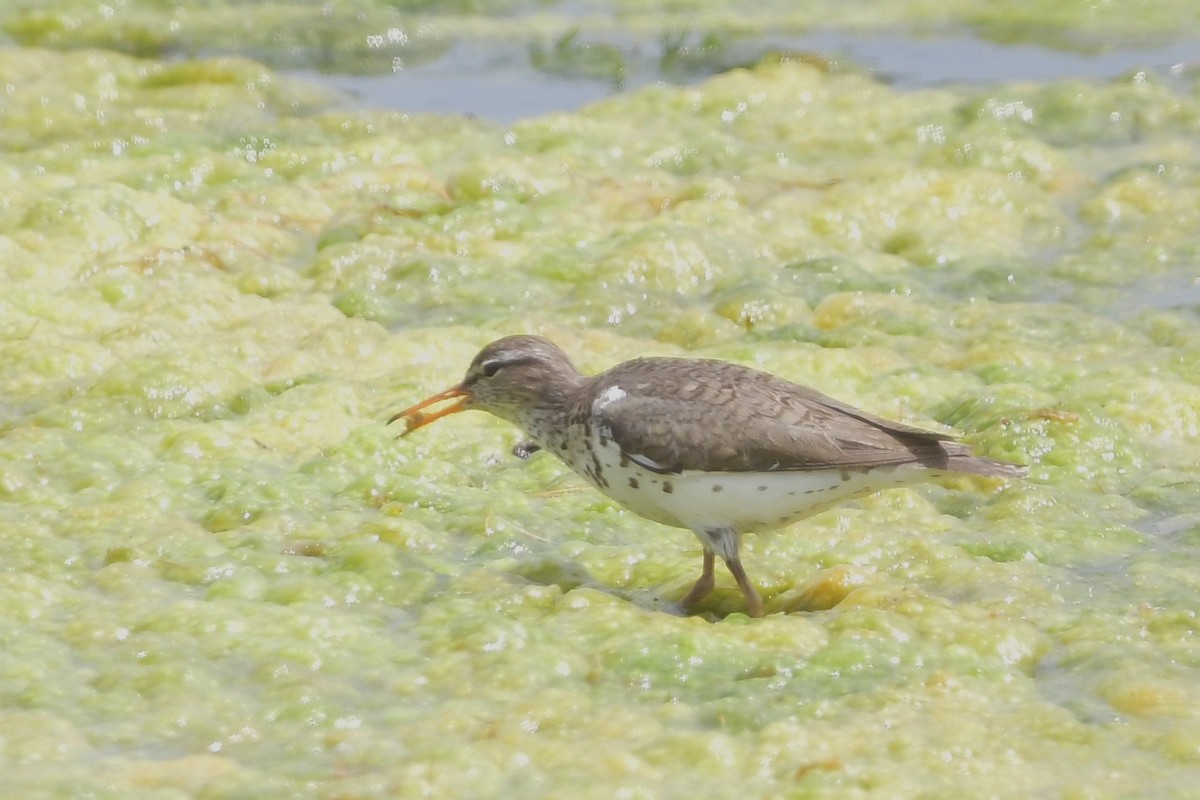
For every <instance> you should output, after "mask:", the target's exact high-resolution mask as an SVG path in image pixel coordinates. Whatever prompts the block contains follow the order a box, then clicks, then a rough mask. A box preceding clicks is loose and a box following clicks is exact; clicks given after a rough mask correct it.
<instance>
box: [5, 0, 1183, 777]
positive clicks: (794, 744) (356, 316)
mask: <svg viewBox="0 0 1200 800" xmlns="http://www.w3.org/2000/svg"><path fill="white" fill-rule="evenodd" d="M842 5H847V4H842ZM30 8H32V6H30ZM114 8H117V9H118V10H119V9H121V8H123V6H121V5H120V4H114ZM33 13H34V12H33V11H27V12H26V14H27V16H28V15H31V14H33ZM10 18H11V17H10ZM63 30H64V31H67V32H69V31H70V30H72V29H71V28H69V26H68V27H64V28H63ZM11 35H12V34H11V31H10V36H11ZM64 35H65V33H64ZM0 89H2V90H3V91H2V94H0V200H2V202H3V214H2V215H0V649H2V658H0V795H3V796H6V797H9V796H11V797H63V798H68V797H96V798H118V797H119V798H175V797H203V798H234V797H312V798H331V799H332V798H396V797H399V798H408V797H461V798H468V797H469V798H478V797H578V798H613V797H630V798H660V797H682V796H687V797H695V796H696V795H697V794H703V795H704V796H706V797H713V798H723V797H729V798H733V797H737V798H759V797H761V798H767V797H792V796H795V797H830V798H833V797H838V798H842V797H863V798H868V797H871V798H875V797H879V798H882V797H910V796H927V797H968V796H969V797H980V796H994V797H1013V798H1016V797H1022V798H1024V797H1068V798H1105V797H1134V796H1139V797H1141V796H1157V797H1165V796H1195V795H1196V793H1197V791H1198V790H1197V789H1196V787H1197V786H1200V641H1198V637H1197V629H1198V627H1200V624H1198V622H1197V619H1196V609H1197V608H1200V501H1198V500H1197V498H1198V497H1200V466H1198V464H1197V460H1198V455H1197V454H1198V453H1200V312H1198V308H1200V284H1198V282H1197V281H1198V279H1200V278H1198V276H1200V265H1198V261H1200V259H1198V254H1200V83H1198V82H1197V78H1196V74H1195V73H1194V72H1193V71H1189V70H1188V69H1182V70H1179V71H1177V72H1175V73H1164V74H1158V73H1153V72H1140V73H1136V74H1130V75H1127V76H1124V77H1122V78H1121V79H1119V80H1115V81H1112V82H1107V83H1103V84H1092V83H1085V82H1080V81H1065V80H1064V81H1057V82H1049V83H1038V84H1022V85H1002V86H990V87H986V88H975V89H970V88H945V89H939V90H925V91H910V92H900V91H896V90H894V89H892V88H889V87H887V86H885V85H883V84H881V83H879V82H876V81H874V80H872V79H871V78H869V77H866V76H863V75H856V74H842V73H837V72H831V71H830V70H828V69H826V68H824V67H823V66H822V65H821V64H820V63H807V62H804V61H798V60H787V59H783V60H780V59H776V60H766V61H764V62H762V63H760V64H758V65H756V66H755V67H753V68H752V69H739V70H733V71H730V72H728V73H727V74H723V75H720V76H718V77H714V78H712V79H709V80H707V81H705V82H703V83H700V84H699V85H696V86H693V87H688V88H678V87H666V86H663V87H655V88H649V89H644V90H640V91H637V92H631V93H626V94H622V95H619V96H617V97H614V98H613V99H611V100H608V101H606V102H604V103H600V104H597V105H593V106H590V107H588V108H585V109H583V110H582V111H580V112H578V113H569V114H556V115H550V116H544V117H539V118H534V119H528V120H523V121H521V122H519V123H516V124H514V125H511V126H504V127H500V126H493V125H490V124H487V123H483V122H478V121H471V120H467V119H463V118H459V117H450V116H406V115H403V114H398V113H384V112H357V113H351V112H347V111H345V110H340V107H339V106H338V105H337V103H338V98H334V97H331V96H329V95H327V94H325V93H323V92H322V91H320V90H317V89H314V88H313V87H311V86H308V85H305V84H301V83H296V82H292V81H289V80H287V79H285V78H282V77H280V76H279V75H278V74H276V73H274V72H272V71H271V70H270V69H268V68H267V67H265V66H263V65H261V64H260V63H257V62H254V61H250V60H245V59H241V58H198V59H183V60H177V61H170V62H168V61H159V60H149V59H147V60H139V59H135V58H133V57H130V56H126V55H119V54H116V53H114V52H111V51H104V50H80V51H68V52H58V51H52V50H48V49H38V48H34V47H16V46H14V47H11V48H9V49H6V50H0ZM521 331H528V332H535V333H540V334H543V335H546V336H549V337H551V338H553V339H554V340H555V341H557V342H558V343H559V344H561V345H562V346H563V347H564V348H565V349H566V350H567V351H568V352H570V353H571V354H572V355H573V356H574V357H575V358H576V360H577V362H578V363H579V365H580V366H581V368H583V369H585V370H588V371H590V370H596V369H601V368H604V367H606V366H609V365H611V364H612V363H615V362H617V361H619V360H623V359H626V358H629V357H633V356H636V355H643V354H649V353H654V354H691V355H702V356H706V357H719V358H726V359H732V360H736V361H740V362H742V363H746V364H750V365H753V366H756V367H760V368H763V369H767V370H770V371H772V372H776V373H778V374H781V375H784V376H786V377H788V378H791V379H793V380H797V381H800V382H803V383H807V384H810V385H813V386H815V387H817V388H819V389H821V390H823V391H825V392H827V393H830V394H833V395H835V396H837V397H839V398H841V399H844V400H846V401H848V402H851V403H854V404H856V405H860V406H862V407H865V408H867V409H869V410H871V411H873V412H876V413H880V414H885V415H888V416H891V417H894V418H897V419H901V420H904V421H907V422H911V423H914V424H921V425H926V426H930V427H937V426H950V427H953V428H956V429H958V430H959V431H961V432H963V433H964V434H965V435H966V437H967V439H968V441H970V442H971V443H972V444H973V445H974V446H975V447H976V448H977V449H978V450H980V451H981V452H983V453H986V454H988V455H990V456H993V457H995V458H1001V459H1006V460H1012V461H1018V462H1021V463H1025V464H1029V465H1030V466H1031V474H1030V477H1029V478H1027V479H1025V480H1022V481H1015V482H1009V483H1002V484H984V483H977V482H974V481H971V480H967V479H963V480H957V481H953V482H950V483H947V484H945V485H942V486H937V485H929V486H923V487H918V488H914V489H911V490H895V491H890V492H886V493H884V494H881V495H878V496H876V497H872V498H868V499H866V500H861V501H857V502H854V503H850V504H848V505H846V506H844V507H842V508H840V509H835V510H832V511H828V512H825V513H823V514H821V515H819V516H817V517H814V518H812V519H811V520H808V521H805V522H802V523H800V524H797V525H795V526H792V527H791V528H789V529H787V530H785V531H781V532H779V533H777V534H774V535H770V536H763V537H752V538H750V539H749V540H748V541H747V543H746V547H745V553H744V559H745V561H746V563H747V567H748V569H749V570H750V572H751V574H752V575H753V576H754V577H755V580H756V582H757V583H758V584H759V586H760V588H761V589H762V591H763V594H764V597H765V599H766V606H767V612H768V615H769V616H768V617H767V618H765V619H762V620H749V619H747V618H746V617H745V616H743V615H742V614H741V613H739V610H740V609H741V607H742V599H741V597H740V594H739V593H738V591H737V589H736V587H734V586H733V584H732V582H731V581H730V580H729V579H728V576H726V575H724V574H721V575H719V576H718V578H719V585H718V588H717V591H716V592H715V593H714V594H713V596H712V597H711V598H710V599H709V600H708V601H707V602H706V604H705V606H704V608H703V613H702V614H700V615H698V616H696V617H691V618H683V617H678V616H673V615H671V614H669V613H666V611H665V610H664V609H666V608H667V607H668V606H669V604H670V602H671V601H673V600H677V599H679V597H681V596H682V595H683V593H684V592H685V591H686V590H687V588H688V586H689V585H690V583H691V581H692V580H693V579H694V578H695V570H696V567H697V564H698V561H699V559H698V545H697V543H696V541H695V539H694V538H693V537H692V536H691V534H689V533H687V532H685V531H677V530H672V529H667V528H662V527H659V526H656V525H654V524H653V523H649V522H646V521H645V520H642V519H640V518H637V517H635V516H633V515H630V514H628V513H625V512H622V511H621V510H619V509H618V508H616V507H614V506H613V505H611V504H610V503H608V502H607V501H606V500H604V499H603V498H602V497H601V496H599V495H598V494H596V493H595V492H593V491H591V490H588V489H586V488H585V487H584V486H583V484H582V482H581V481H579V480H578V479H577V478H575V477H574V476H573V475H572V474H570V473H569V472H568V470H567V469H566V468H565V467H564V466H562V465H561V464H559V463H558V462H556V461H554V460H553V459H551V458H548V457H544V456H539V457H535V458H532V459H530V460H529V461H520V460H517V459H515V458H513V457H512V456H511V455H510V454H509V449H510V448H511V447H512V445H513V444H514V443H515V442H516V441H517V440H518V438H519V434H518V433H517V432H516V431H515V430H513V429H511V428H510V427H508V426H506V425H505V424H503V423H501V422H499V421H497V420H494V419H491V418H489V417H486V416H484V415H481V414H463V415H458V416H456V417H454V418H451V419H448V420H445V421H443V422H440V423H439V424H438V425H437V426H434V427H431V428H429V429H428V430H424V431H421V433H420V434H419V435H417V436H413V437H410V438H408V439H404V440H400V441H397V440H396V439H395V436H396V433H397V431H396V430H395V429H394V426H393V428H388V427H387V426H385V425H384V424H383V421H384V420H386V419H387V418H388V416H389V415H391V414H392V413H394V412H395V411H397V410H399V409H400V408H403V407H404V406H406V405H408V404H410V403H412V402H415V401H416V400H418V399H420V398H421V397H424V396H426V395H427V394H428V393H430V392H431V391H433V390H436V389H441V388H443V387H445V386H447V385H449V384H451V383H453V382H454V381H456V380H458V378H459V377H460V375H461V373H462V370H463V369H464V367H465V366H466V364H467V362H468V361H469V359H470V357H471V356H472V355H473V354H474V353H475V351H476V350H477V349H478V348H479V347H480V346H481V345H482V344H484V343H486V342H487V341H490V340H491V339H493V338H496V337H497V336H499V335H503V334H506V333H514V332H521Z"/></svg>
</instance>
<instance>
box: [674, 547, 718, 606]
mask: <svg viewBox="0 0 1200 800" xmlns="http://www.w3.org/2000/svg"><path fill="white" fill-rule="evenodd" d="M716 563H717V557H716V554H714V553H713V551H712V550H709V549H708V548H707V547H706V548H704V568H703V569H702V570H701V571H700V579H699V580H697V581H696V585H695V586H693V587H692V590H691V591H690V592H688V593H687V597H685V598H683V599H682V600H680V601H679V605H680V606H681V607H682V608H683V610H684V611H686V612H687V613H689V614H690V613H691V612H692V611H693V610H694V609H695V607H696V606H697V605H699V603H700V601H701V600H703V599H704V598H706V597H708V593H709V592H711V591H712V590H713V586H715V585H716V582H717V579H716V577H715V576H714V575H713V567H714V566H715V565H716Z"/></svg>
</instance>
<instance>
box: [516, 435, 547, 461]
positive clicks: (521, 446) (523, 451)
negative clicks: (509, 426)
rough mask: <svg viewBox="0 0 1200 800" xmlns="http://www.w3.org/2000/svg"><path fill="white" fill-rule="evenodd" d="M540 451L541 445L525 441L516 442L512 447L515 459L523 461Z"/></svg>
mask: <svg viewBox="0 0 1200 800" xmlns="http://www.w3.org/2000/svg"><path fill="white" fill-rule="evenodd" d="M541 449H542V446H541V445H539V444H536V443H535V442H533V441H531V440H529V439H526V440H524V441H521V442H517V443H516V445H514V446H513V449H512V454H513V455H514V456H516V457H517V458H519V459H522V460H524V459H526V458H529V457H530V456H531V455H533V454H534V453H536V452H537V451H538V450H541Z"/></svg>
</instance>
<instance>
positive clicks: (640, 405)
mask: <svg viewBox="0 0 1200 800" xmlns="http://www.w3.org/2000/svg"><path fill="white" fill-rule="evenodd" d="M456 398H457V399H459V402H458V403H456V404H455V405H453V406H451V407H447V408H443V409H442V410H441V411H434V412H426V411H424V409H425V408H427V407H429V406H431V405H434V404H435V403H439V402H441V401H444V400H450V399H456ZM468 408H478V409H481V410H484V411H489V412H491V413H492V414H495V415H496V416H498V417H501V418H503V419H506V420H508V421H509V422H512V423H514V424H516V425H517V426H519V427H521V428H522V429H524V430H525V432H526V433H527V434H529V436H530V438H531V440H532V441H525V442H522V443H521V444H519V445H517V447H515V448H514V450H513V452H514V453H515V454H517V455H518V456H520V457H522V458H527V457H528V456H529V455H530V454H532V453H534V452H536V451H537V450H539V449H543V448H544V449H547V450H550V451H551V452H553V453H554V454H555V455H557V456H558V457H559V458H561V459H562V460H563V461H565V462H566V463H567V464H569V465H570V466H571V467H572V468H573V469H575V470H576V471H577V472H579V473H580V474H581V475H583V476H584V477H585V478H587V479H588V480H589V481H590V482H591V483H592V484H593V485H594V486H596V487H597V488H598V489H600V490H601V491H602V492H604V493H605V494H607V495H609V496H610V497H612V498H613V499H615V500H617V501H618V502H620V503H622V504H623V505H626V506H627V507H629V508H631V509H632V510H634V511H636V512H637V513H639V514H642V515H643V516H645V517H648V518H650V519H653V520H656V521H659V522H663V523H665V524H668V525H677V526H680V527H686V528H690V529H691V530H692V531H694V532H695V533H696V535H697V536H698V537H699V538H700V541H701V543H702V545H703V546H704V569H703V572H702V574H701V577H700V580H699V581H697V582H696V585H695V586H694V587H693V589H692V591H691V592H689V593H688V595H687V597H685V598H684V599H683V601H682V604H683V605H684V607H685V608H691V607H694V606H695V605H696V604H697V603H699V602H700V600H702V599H703V598H704V597H705V596H706V595H707V594H708V592H709V591H710V590H711V588H712V586H713V582H714V578H713V563H714V557H715V555H716V554H719V555H721V557H722V558H723V559H724V561H725V563H726V565H727V566H728V567H729V570H730V572H731V573H732V574H733V575H734V578H735V579H736V580H737V582H738V586H739V587H740V588H741V590H742V592H743V594H744V595H745V597H746V602H747V610H748V611H749V613H750V614H751V615H754V616H760V615H761V614H762V613H763V603H762V599H761V598H760V597H759V596H758V593H757V591H756V590H755V589H754V587H753V586H752V585H751V584H750V582H749V580H748V578H747V577H746V574H745V570H744V569H743V568H742V565H741V561H740V559H739V556H738V542H739V539H740V535H741V533H744V532H746V531H751V530H760V529H764V528H767V527H772V526H776V527H777V526H779V525H783V524H787V523H789V522H792V521H795V520H797V519H800V518H802V517H804V516H807V515H809V514H812V513H816V512H817V511H820V510H822V509H824V508H828V507H830V506H832V505H835V504H836V503H837V502H839V501H841V500H844V499H846V498H848V497H855V496H859V495H862V494H867V493H870V492H872V491H877V490H879V489H882V488H886V487H888V486H900V485H906V484H910V483H915V482H917V481H920V480H925V479H928V478H930V477H935V476H937V475H941V474H945V473H951V472H959V473H970V474H974V475H984V476H991V477H998V478H1010V477H1019V476H1021V475H1023V474H1024V473H1025V468H1024V467H1018V466H1016V465H1014V464H1008V463H1005V462H1002V461H995V460H993V459H990V458H985V457H982V456H976V455H974V454H972V453H971V450H970V448H969V447H968V446H967V445H964V444H962V443H960V442H957V441H955V440H954V437H952V436H948V435H946V434H943V433H935V432H932V431H926V430H923V429H921V428H915V427H912V426H910V425H904V424H901V423H898V422H892V421H891V420H886V419H882V418H880V417H877V416H874V415H872V414H868V413H866V412H865V411H860V410H858V409H856V408H853V407H852V406H849V405H846V404H845V403H842V402H839V401H837V400H834V399H833V398H831V397H827V396H826V395H823V394H821V393H820V392H817V391H815V390H813V389H809V388H807V387H804V386H800V385H798V384H795V383H792V382H790V381H787V380H784V379H783V378H779V377H776V376H774V375H771V374H769V373H766V372H761V371H759V370H755V369H751V368H749V367H744V366H741V365H739V364H733V363H729V362H724V361H713V360H708V359H687V358H639V359H634V360H632V361H626V362H624V363H622V364H618V365H617V366H615V367H613V368H612V369H610V370H607V371H606V372H603V373H600V374H599V375H594V376H591V377H585V376H583V375H580V374H579V372H578V371H577V370H576V369H575V367H574V366H573V365H572V364H571V361H570V360H569V359H568V358H567V356H566V354H565V353H563V351H562V350H561V349H559V348H558V347H557V346H556V345H554V344H553V343H551V342H549V341H547V340H546V339H543V338H541V337H538V336H509V337H506V338H503V339H499V340H497V341H495V342H492V343H491V344H489V345H487V346H486V347H484V348H483V350H481V351H480V352H479V354H478V355H477V356H476V357H475V359H474V360H473V361H472V362H471V365H470V367H469V368H468V369H467V374H466V377H464V378H463V381H462V382H461V383H460V384H458V385H457V386H454V387H452V388H451V389H448V390H446V391H445V392H441V393H440V394H437V395H434V396H432V397H430V398H428V399H426V400H425V401H423V402H421V403H418V404H417V405H415V406H412V407H411V408H408V409H405V410H404V411H401V412H400V413H398V414H396V415H395V416H393V417H392V418H391V420H389V422H394V421H396V420H400V419H403V420H405V422H406V423H407V429H406V431H405V433H408V432H411V431H413V430H416V429H417V428H419V427H422V426H423V425H426V424H428V423H430V422H432V421H434V420H436V419H438V418H440V417H442V416H445V415H446V414H450V413H454V412H456V411H461V410H464V409H468Z"/></svg>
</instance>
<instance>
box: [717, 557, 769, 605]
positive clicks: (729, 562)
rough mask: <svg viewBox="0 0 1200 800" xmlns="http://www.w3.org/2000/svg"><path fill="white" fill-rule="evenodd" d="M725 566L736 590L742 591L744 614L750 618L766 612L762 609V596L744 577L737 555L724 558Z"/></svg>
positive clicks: (743, 570) (744, 572) (744, 571)
mask: <svg viewBox="0 0 1200 800" xmlns="http://www.w3.org/2000/svg"><path fill="white" fill-rule="evenodd" d="M725 566H727V567H729V572H730V573H731V574H732V575H733V579H734V580H735V581H737V585H738V588H739V589H741V590H742V594H743V595H744V596H745V598H746V614H747V615H749V616H751V617H761V616H762V615H763V614H764V613H765V611H766V609H764V608H763V600H762V595H760V594H759V593H758V590H757V589H755V588H754V587H753V586H752V585H751V584H750V579H749V578H748V577H746V570H745V569H744V568H743V567H742V560H741V559H740V558H738V554H737V553H734V554H733V555H731V556H729V557H728V558H726V559H725Z"/></svg>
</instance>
